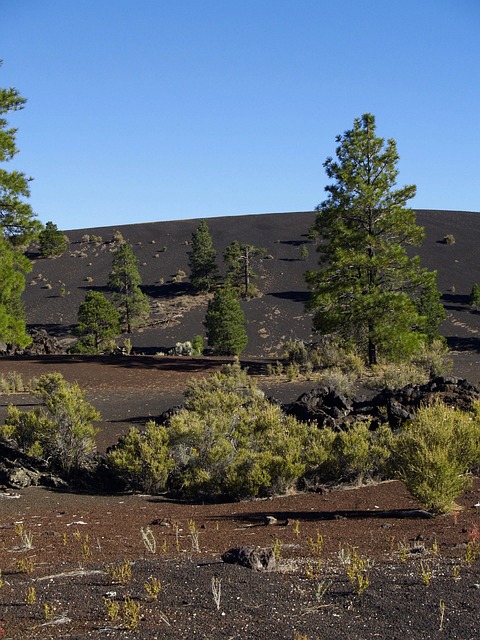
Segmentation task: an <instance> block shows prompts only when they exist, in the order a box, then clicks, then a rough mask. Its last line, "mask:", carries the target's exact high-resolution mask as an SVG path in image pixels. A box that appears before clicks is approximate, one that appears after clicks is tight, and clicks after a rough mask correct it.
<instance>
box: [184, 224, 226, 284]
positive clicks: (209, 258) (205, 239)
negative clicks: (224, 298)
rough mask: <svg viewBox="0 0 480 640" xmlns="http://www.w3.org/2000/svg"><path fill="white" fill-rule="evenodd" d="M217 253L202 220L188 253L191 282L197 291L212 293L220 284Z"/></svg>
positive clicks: (193, 236) (193, 235)
mask: <svg viewBox="0 0 480 640" xmlns="http://www.w3.org/2000/svg"><path fill="white" fill-rule="evenodd" d="M216 257H217V252H216V251H215V249H214V247H213V241H212V236H211V235H210V231H209V229H208V225H207V223H206V222H205V220H200V223H199V225H198V227H197V229H196V231H195V232H194V233H193V234H192V250H191V251H190V252H189V253H188V265H189V267H190V271H191V275H190V282H191V283H192V286H193V287H194V289H195V290H196V291H211V290H212V289H213V287H214V286H215V284H216V283H217V282H218V277H219V275H218V267H217V262H216Z"/></svg>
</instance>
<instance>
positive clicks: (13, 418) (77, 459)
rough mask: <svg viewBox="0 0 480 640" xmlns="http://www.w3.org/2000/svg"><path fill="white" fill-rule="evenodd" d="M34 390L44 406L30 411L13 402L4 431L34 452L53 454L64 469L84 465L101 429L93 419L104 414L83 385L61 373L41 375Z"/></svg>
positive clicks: (53, 461) (69, 470)
mask: <svg viewBox="0 0 480 640" xmlns="http://www.w3.org/2000/svg"><path fill="white" fill-rule="evenodd" d="M33 393H34V395H36V396H37V397H38V398H39V399H40V400H41V403H42V404H41V406H39V407H36V408H35V409H34V410H33V411H30V412H28V411H27V412H25V411H19V410H18V409H17V408H16V407H13V406H10V407H9V409H8V413H7V418H6V421H5V425H4V426H3V427H1V428H0V434H1V435H3V437H7V438H12V439H13V440H14V441H15V442H16V443H17V444H18V446H19V447H20V448H21V449H22V450H24V451H26V452H27V453H30V454H31V455H37V456H40V455H41V456H42V457H45V458H49V461H50V463H51V465H52V466H54V467H55V468H57V469H58V470H59V471H61V472H63V473H66V474H70V473H72V472H75V471H77V470H79V469H81V468H82V467H83V466H85V465H86V464H87V463H88V461H89V459H90V458H91V455H92V454H93V453H94V451H95V448H96V444H95V435H96V433H97V430H96V429H95V427H94V426H93V424H92V423H93V422H94V421H97V420H100V414H99V413H98V411H97V410H96V409H95V408H94V407H93V406H92V405H91V404H90V403H88V402H86V401H85V399H84V396H85V394H84V392H83V391H82V390H81V389H80V387H79V386H78V385H77V384H76V383H73V384H70V383H69V382H67V381H66V380H65V379H64V378H63V376H62V375H61V374H60V373H49V374H45V375H42V376H40V377H39V378H38V380H37V381H36V385H35V388H34V390H33Z"/></svg>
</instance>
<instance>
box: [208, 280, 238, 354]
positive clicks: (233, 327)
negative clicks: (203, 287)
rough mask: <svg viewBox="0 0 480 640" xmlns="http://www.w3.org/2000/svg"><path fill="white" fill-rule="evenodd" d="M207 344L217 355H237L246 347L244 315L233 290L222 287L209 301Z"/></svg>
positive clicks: (228, 287)
mask: <svg viewBox="0 0 480 640" xmlns="http://www.w3.org/2000/svg"><path fill="white" fill-rule="evenodd" d="M204 324H205V328H206V332H207V338H208V344H209V346H210V347H212V349H213V351H214V353H215V354H218V355H227V356H231V355H238V354H240V353H241V352H242V351H243V350H244V349H245V347H246V346H247V341H248V339H247V332H246V330H245V314H244V312H243V310H242V308H241V306H240V302H239V301H238V299H237V296H236V294H235V291H234V289H232V287H230V286H228V285H227V286H225V287H222V288H221V289H218V290H217V291H216V292H215V295H214V297H213V299H212V300H210V302H209V304H208V308H207V314H206V317H205V323H204Z"/></svg>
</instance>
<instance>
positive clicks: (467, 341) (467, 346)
mask: <svg viewBox="0 0 480 640" xmlns="http://www.w3.org/2000/svg"><path fill="white" fill-rule="evenodd" d="M447 345H448V348H449V349H450V350H451V351H475V352H476V353H480V338H473V337H468V338H460V337H458V336H447Z"/></svg>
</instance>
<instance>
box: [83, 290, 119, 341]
mask: <svg viewBox="0 0 480 640" xmlns="http://www.w3.org/2000/svg"><path fill="white" fill-rule="evenodd" d="M120 332H121V330H120V315H119V313H118V311H117V310H116V309H115V307H114V306H113V304H112V303H111V302H109V300H107V299H106V298H105V296H104V295H103V294H102V293H100V292H99V291H88V293H87V295H86V296H85V301H84V302H82V304H81V305H80V307H79V309H78V325H77V327H76V333H77V335H78V336H80V340H79V341H78V342H77V344H76V345H75V347H74V351H76V352H81V353H102V352H103V351H105V349H106V348H107V349H108V345H109V343H110V342H111V341H112V340H113V339H114V338H116V337H117V336H118V335H119V334H120Z"/></svg>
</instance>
